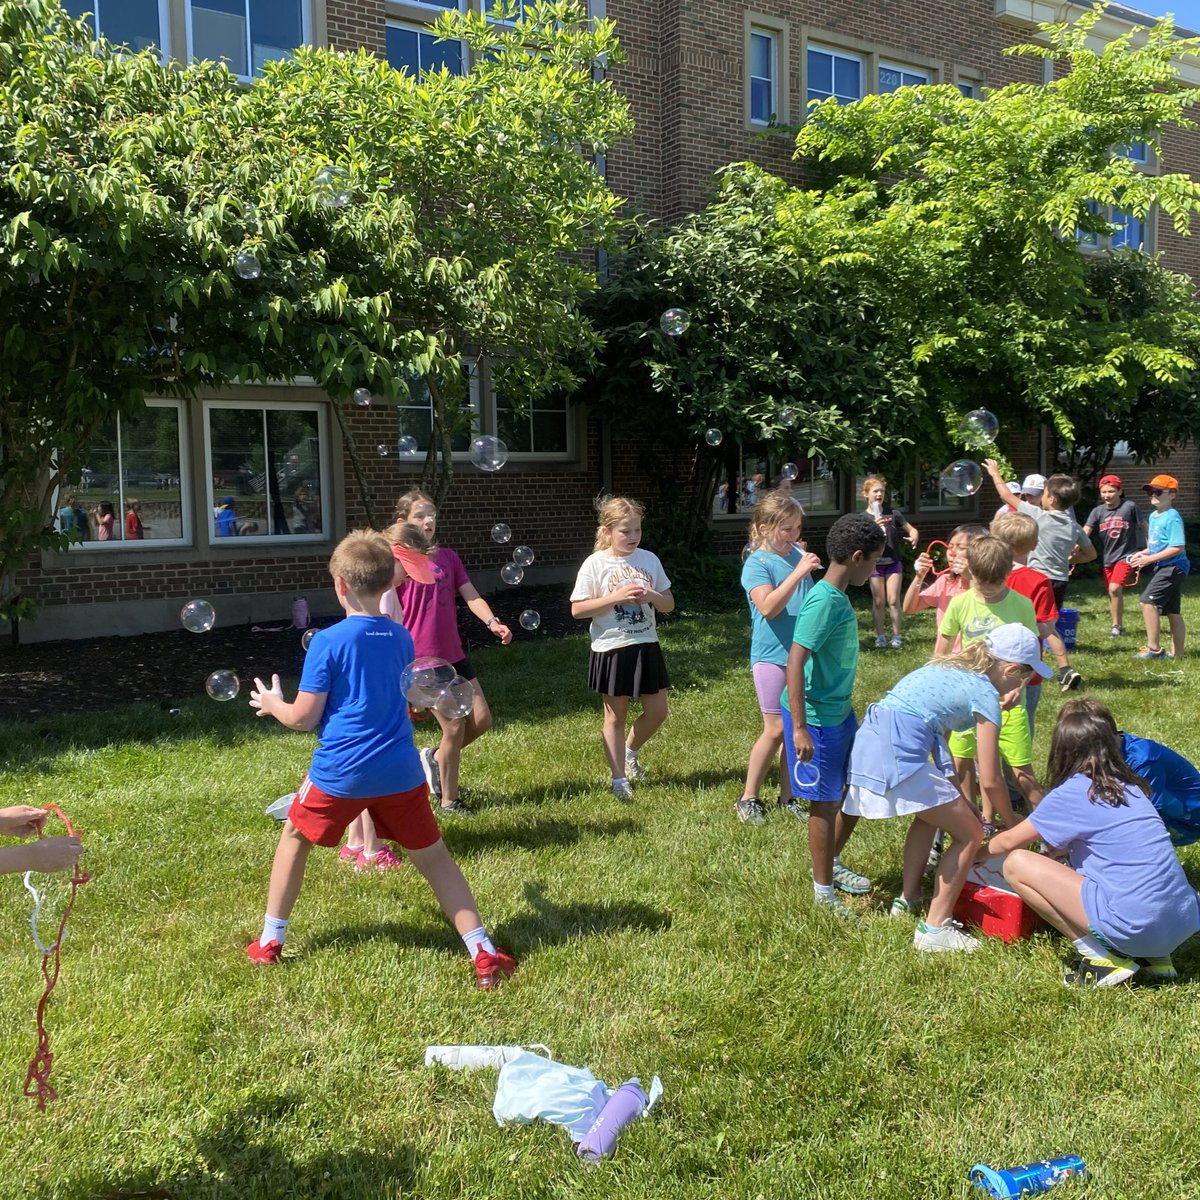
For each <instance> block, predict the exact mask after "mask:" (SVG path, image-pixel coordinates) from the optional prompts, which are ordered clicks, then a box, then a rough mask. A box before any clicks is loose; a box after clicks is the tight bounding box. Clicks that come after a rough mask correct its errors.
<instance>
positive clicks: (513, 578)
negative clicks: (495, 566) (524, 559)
mask: <svg viewBox="0 0 1200 1200" xmlns="http://www.w3.org/2000/svg"><path fill="white" fill-rule="evenodd" d="M500 578H501V579H503V580H504V582H505V583H507V584H509V585H510V586H511V587H516V586H517V584H518V583H520V582H521V580H522V579H524V578H525V568H524V567H522V566H518V564H517V563H515V562H510V563H505V564H504V566H502V567H501V568H500Z"/></svg>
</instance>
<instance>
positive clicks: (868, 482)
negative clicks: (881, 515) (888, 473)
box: [862, 475, 887, 500]
mask: <svg viewBox="0 0 1200 1200" xmlns="http://www.w3.org/2000/svg"><path fill="white" fill-rule="evenodd" d="M874 487H881V488H883V498H884V499H885V500H886V499H887V480H886V479H884V477H883V476H882V475H868V476H867V477H866V479H864V480H863V485H862V496H863V499H864V500H865V499H866V498H867V497H868V496H869V495H870V494H871V489H872V488H874Z"/></svg>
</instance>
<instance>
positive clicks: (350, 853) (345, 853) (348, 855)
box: [338, 842, 362, 866]
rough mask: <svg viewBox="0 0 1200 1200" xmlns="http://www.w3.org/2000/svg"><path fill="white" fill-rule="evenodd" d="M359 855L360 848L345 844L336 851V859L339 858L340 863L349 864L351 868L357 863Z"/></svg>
mask: <svg viewBox="0 0 1200 1200" xmlns="http://www.w3.org/2000/svg"><path fill="white" fill-rule="evenodd" d="M361 853H362V847H361V846H351V845H350V843H349V842H347V843H346V844H345V845H344V846H343V847H342V848H341V849H340V850H339V851H338V858H340V859H341V860H342V862H344V863H349V864H350V865H351V866H353V865H354V864H355V863H357V862H358V856H359V855H360V854H361Z"/></svg>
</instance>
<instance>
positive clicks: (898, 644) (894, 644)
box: [888, 633, 904, 650]
mask: <svg viewBox="0 0 1200 1200" xmlns="http://www.w3.org/2000/svg"><path fill="white" fill-rule="evenodd" d="M888 645H889V646H891V648H892V649H893V650H900V649H903V647H904V639H903V638H902V637H901V636H900V635H899V634H898V633H894V634H892V640H891V641H890V642H888Z"/></svg>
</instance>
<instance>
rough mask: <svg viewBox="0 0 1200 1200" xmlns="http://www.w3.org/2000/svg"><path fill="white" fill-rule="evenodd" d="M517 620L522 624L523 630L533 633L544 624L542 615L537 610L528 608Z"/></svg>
mask: <svg viewBox="0 0 1200 1200" xmlns="http://www.w3.org/2000/svg"><path fill="white" fill-rule="evenodd" d="M517 620H518V621H520V622H521V628H522V629H528V630H529V631H530V633H532V632H533V631H534V630H535V629H536V628H537V627H538V626H539V625H540V624H541V623H542V614H541V613H540V612H538V611H537V609H536V608H527V609H526V610H525V611H524V612H523V613H522V614H521V615H520V616H519V617H518V618H517Z"/></svg>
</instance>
